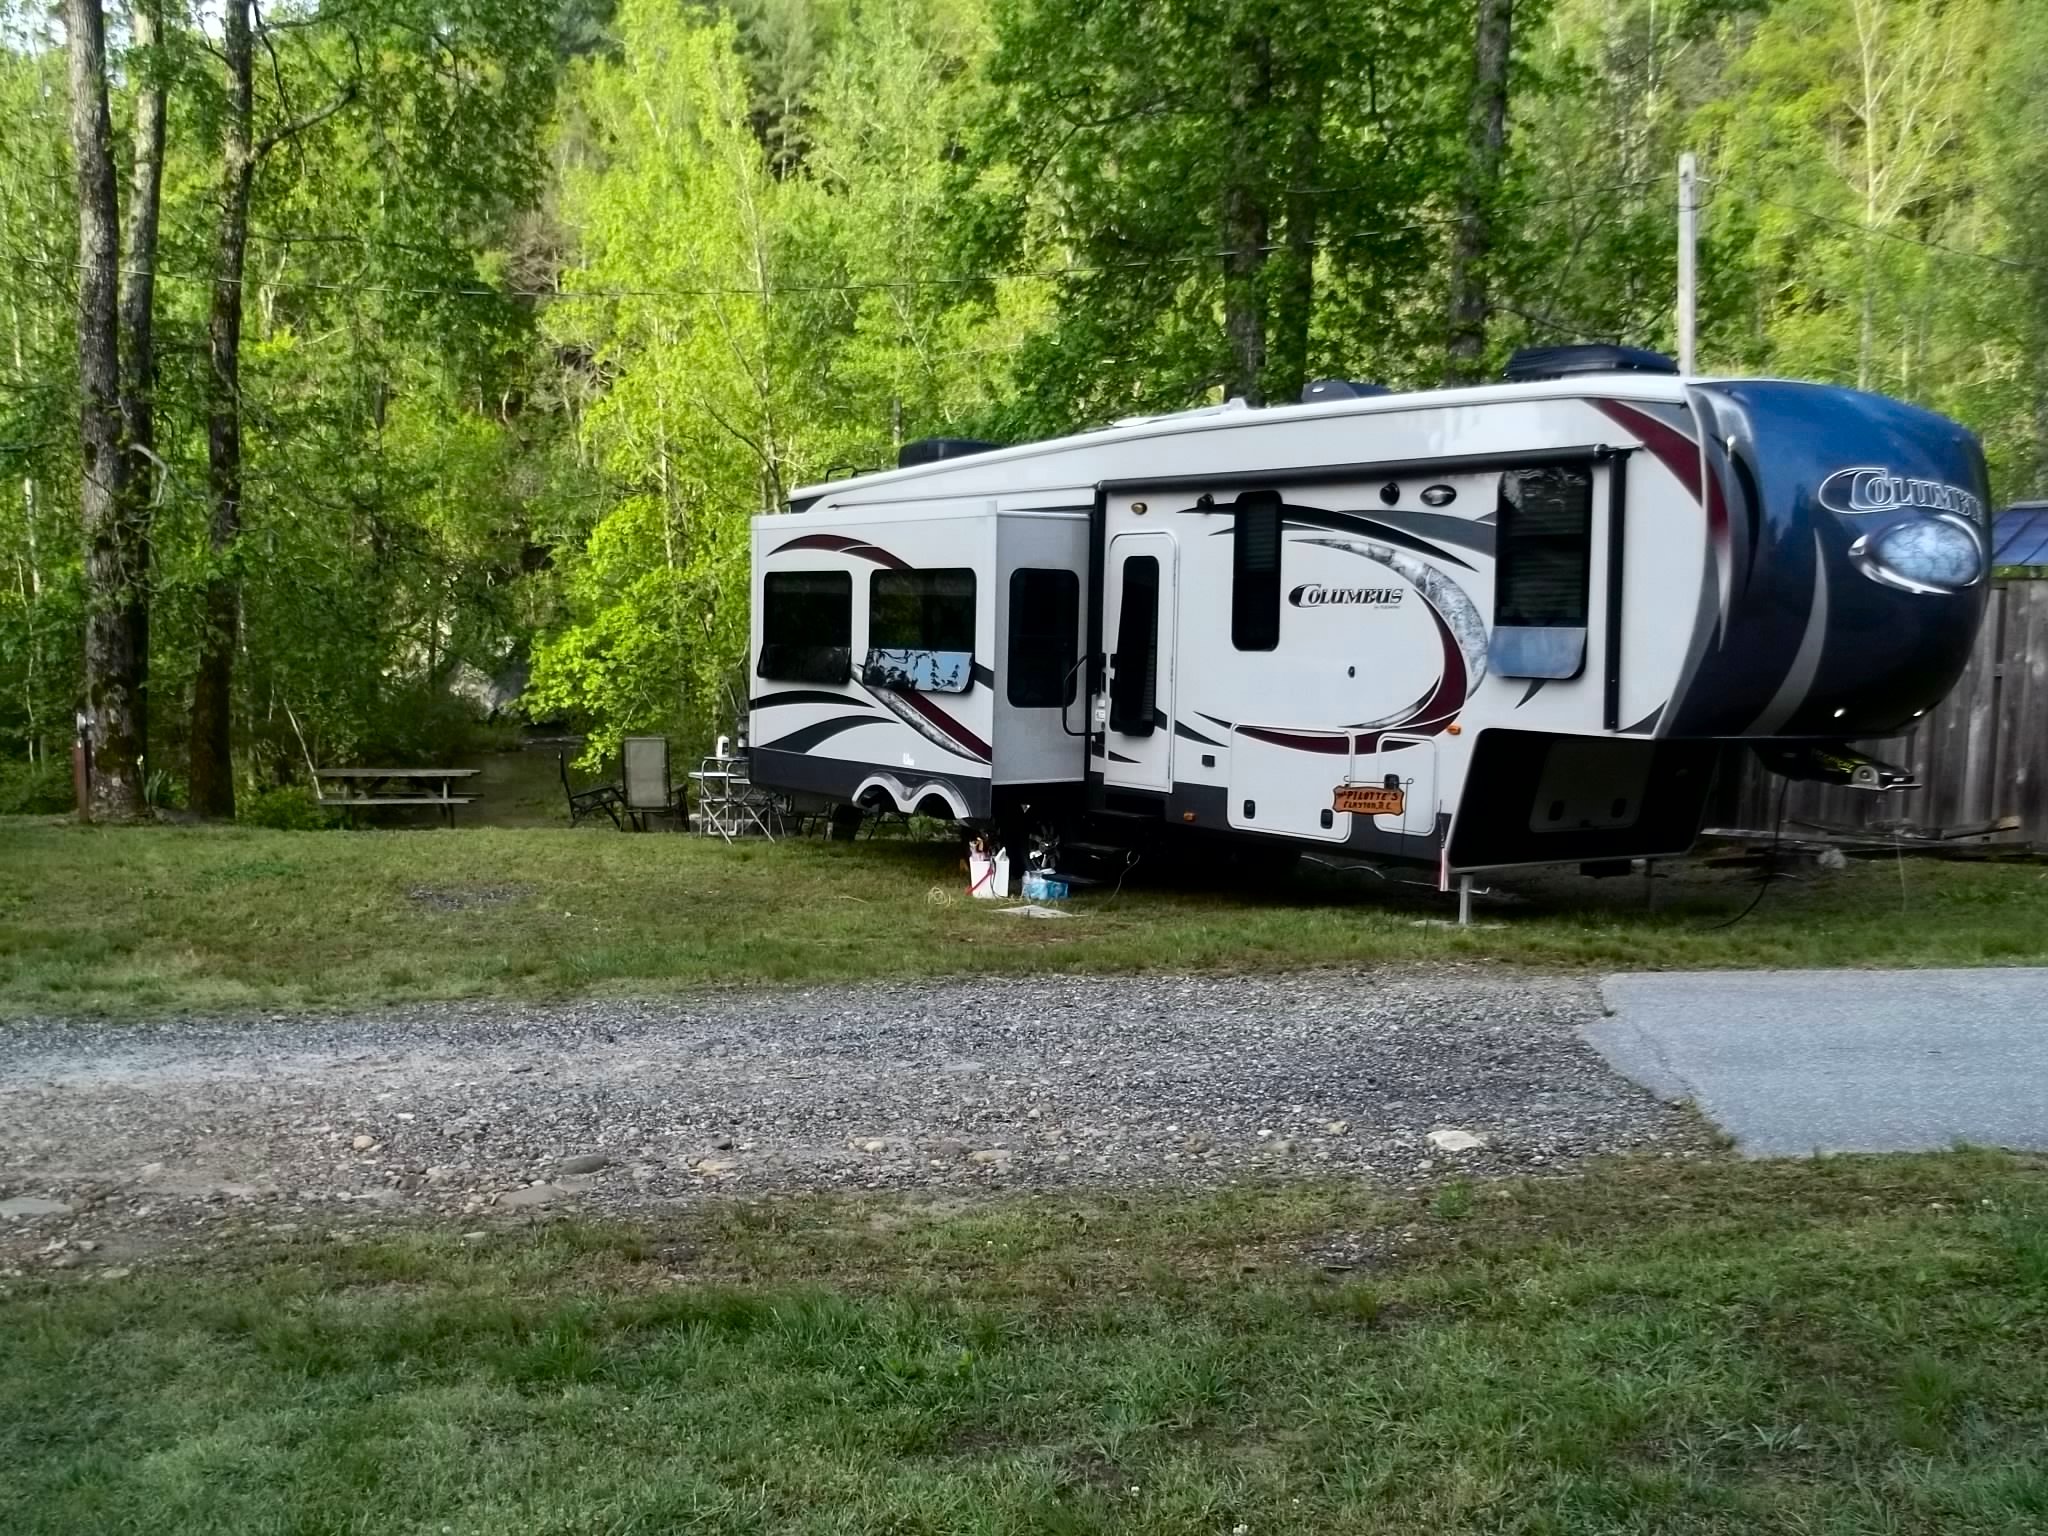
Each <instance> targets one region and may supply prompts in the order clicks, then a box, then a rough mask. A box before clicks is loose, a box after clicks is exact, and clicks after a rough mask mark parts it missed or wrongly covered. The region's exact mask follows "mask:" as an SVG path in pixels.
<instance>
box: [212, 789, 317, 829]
mask: <svg viewBox="0 0 2048 1536" xmlns="http://www.w3.org/2000/svg"><path fill="white" fill-rule="evenodd" d="M235 820H237V821H239V822H241V823H243V824H244V825H245V826H251V827H267V828H269V829H270V830H271V831H273V832H320V831H325V830H326V829H328V828H330V827H338V826H340V825H341V813H340V812H339V811H337V810H335V809H334V808H333V807H331V806H325V805H322V804H320V802H319V801H317V800H315V799H314V798H313V792H312V791H311V790H309V789H307V788H305V787H304V786H303V785H299V784H286V785H282V786H280V787H279V788H277V789H264V790H258V791H257V792H256V793H255V794H253V795H243V796H241V797H239V798H238V799H237V801H236V803H235Z"/></svg>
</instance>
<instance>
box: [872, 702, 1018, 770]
mask: <svg viewBox="0 0 2048 1536" xmlns="http://www.w3.org/2000/svg"><path fill="white" fill-rule="evenodd" d="M896 697H897V698H899V699H901V700H902V701H903V702H904V703H906V704H908V705H909V706H910V707H911V708H912V709H914V710H916V711H917V712H918V713H919V714H920V715H923V716H924V717H925V719H927V720H929V721H931V723H932V724H933V725H935V726H937V727H938V728H939V729H940V730H942V731H944V732H945V733H946V734H947V735H948V736H951V737H952V738H953V739H954V740H955V741H957V742H959V743H960V745H961V746H963V747H965V748H967V749H968V751H969V752H970V753H971V754H972V755H973V756H975V757H978V758H980V759H981V760H982V761H983V762H984V763H985V762H988V761H989V760H990V759H991V758H993V757H994V756H995V754H994V753H993V752H992V751H990V750H989V744H988V743H987V742H985V741H983V740H982V739H981V738H980V737H979V736H977V735H975V734H974V732H972V731H970V730H968V729H967V727H966V726H964V725H962V724H961V723H960V722H959V721H958V720H955V719H954V718H953V717H952V716H951V715H949V714H947V713H946V712H945V711H944V710H943V709H941V708H939V706H938V705H936V704H934V703H933V702H932V701H931V700H930V699H928V698H926V697H925V696H924V695H923V694H921V693H909V692H899V693H897V694H896Z"/></svg>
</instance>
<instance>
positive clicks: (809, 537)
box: [769, 533, 910, 571]
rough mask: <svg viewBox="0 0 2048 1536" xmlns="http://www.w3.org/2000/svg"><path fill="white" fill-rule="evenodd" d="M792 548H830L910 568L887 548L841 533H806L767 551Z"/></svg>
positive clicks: (896, 568)
mask: <svg viewBox="0 0 2048 1536" xmlns="http://www.w3.org/2000/svg"><path fill="white" fill-rule="evenodd" d="M792 549H824V550H830V551H831V552H832V553H833V554H835V555H853V556H856V557H857V558H859V559H862V560H872V561H874V563H875V564H877V565H885V566H887V567H888V568H889V569H890V570H892V571H907V570H909V569H910V562H909V561H907V560H900V559H898V558H897V557H896V556H894V555H892V554H890V553H889V551H888V550H886V549H883V548H882V547H881V546H879V545H876V544H870V543H868V542H867V541H866V540H865V539H850V538H848V537H847V536H846V535H845V534H843V533H807V534H804V535H803V536H802V537H801V538H795V539H791V540H790V541H789V542H788V543H786V544H778V545H776V546H775V548H773V549H771V550H770V551H769V553H770V554H771V555H779V554H782V553H784V552H786V551H788V550H792Z"/></svg>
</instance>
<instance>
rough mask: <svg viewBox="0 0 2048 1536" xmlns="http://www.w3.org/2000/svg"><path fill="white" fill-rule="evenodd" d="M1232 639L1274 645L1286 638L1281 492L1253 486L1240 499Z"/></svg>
mask: <svg viewBox="0 0 2048 1536" xmlns="http://www.w3.org/2000/svg"><path fill="white" fill-rule="evenodd" d="M1232 554H1233V559H1232V562H1231V579H1230V643H1231V644H1232V645H1234V646H1236V647H1237V648H1238V649H1239V650H1240V651H1270V650H1272V649H1273V648H1274V647H1275V646H1277V645H1278V644H1279V643H1280V493H1279V492H1278V491H1247V492H1245V494H1244V495H1242V496H1240V497H1238V499H1237V527H1236V529H1235V530H1234V534H1233V538H1232Z"/></svg>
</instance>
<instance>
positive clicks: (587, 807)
mask: <svg viewBox="0 0 2048 1536" xmlns="http://www.w3.org/2000/svg"><path fill="white" fill-rule="evenodd" d="M555 763H556V765H557V766H558V767H559V768H560V769H561V773H562V794H563V796H564V798H566V799H567V800H568V802H569V825H570V826H572V827H573V826H575V825H576V823H577V822H579V821H581V820H582V819H583V818H584V817H586V816H609V817H611V819H612V825H613V826H614V827H617V828H619V830H621V831H624V830H625V828H624V824H623V823H622V822H620V820H619V807H620V806H622V805H624V804H625V802H626V795H625V791H623V790H622V789H620V788H619V786H618V785H616V784H593V785H591V786H590V787H589V788H587V789H576V788H574V787H573V786H571V784H570V783H569V754H568V753H566V752H557V753H556V754H555Z"/></svg>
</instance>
